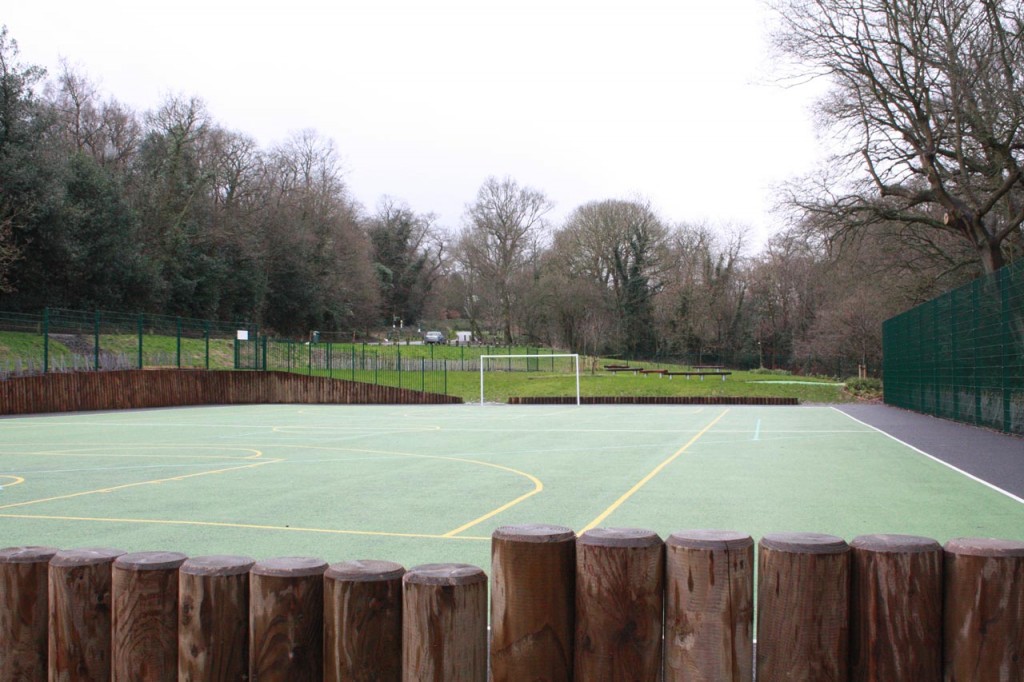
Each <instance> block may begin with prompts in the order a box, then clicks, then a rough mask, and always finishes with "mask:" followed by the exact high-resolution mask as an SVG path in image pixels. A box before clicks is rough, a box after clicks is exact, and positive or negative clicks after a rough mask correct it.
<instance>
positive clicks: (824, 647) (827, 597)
mask: <svg viewBox="0 0 1024 682" xmlns="http://www.w3.org/2000/svg"><path fill="white" fill-rule="evenodd" d="M758 561H759V568H758V580H757V595H758V599H757V679H758V680H834V681H837V682H843V681H845V680H847V679H848V672H849V661H848V653H849V641H848V638H849V610H850V546H849V545H847V544H846V542H845V541H844V540H843V539H842V538H838V537H835V536H834V535H823V534H819V533H773V534H769V535H765V536H764V537H763V538H761V543H760V548H759V552H758Z"/></svg>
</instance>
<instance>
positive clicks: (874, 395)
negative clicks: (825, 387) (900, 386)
mask: <svg viewBox="0 0 1024 682" xmlns="http://www.w3.org/2000/svg"><path fill="white" fill-rule="evenodd" d="M844 383H845V384H846V392H847V393H849V394H851V395H853V396H855V397H857V398H863V399H865V400H880V399H881V398H882V380H881V379H874V378H870V377H869V378H867V379H858V378H857V377H850V378H849V379H847V380H846V381H845V382H844Z"/></svg>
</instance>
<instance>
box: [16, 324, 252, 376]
mask: <svg viewBox="0 0 1024 682" xmlns="http://www.w3.org/2000/svg"><path fill="white" fill-rule="evenodd" d="M0 333H2V334H3V336H2V338H0V377H3V376H18V375H26V374H41V373H45V372H65V371H89V370H116V369H145V368H153V367H177V368H195V369H259V365H258V362H259V359H260V357H259V352H258V345H257V340H258V339H257V335H258V330H257V328H256V326H255V325H253V324H251V323H247V322H217V321H212V320H196V319H191V318H185V317H170V316H162V315H146V314H129V313H115V312H105V311H82V310H64V309H58V308H48V309H47V310H45V311H44V312H42V313H38V314H24V313H8V312H3V311H0ZM240 337H244V338H240Z"/></svg>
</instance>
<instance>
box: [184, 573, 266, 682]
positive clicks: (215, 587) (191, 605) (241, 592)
mask: <svg viewBox="0 0 1024 682" xmlns="http://www.w3.org/2000/svg"><path fill="white" fill-rule="evenodd" d="M254 563H255V562H254V561H253V560H252V559H250V558H249V557H244V556H219V555H214V556H201V557H192V558H191V559H189V560H188V561H186V562H185V563H183V564H182V565H181V568H180V569H178V680H180V682H200V681H203V682H214V681H215V680H219V681H222V682H228V681H230V680H234V681H236V682H243V681H244V680H248V679H249V569H251V568H252V566H253V564H254Z"/></svg>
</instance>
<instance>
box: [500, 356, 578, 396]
mask: <svg viewBox="0 0 1024 682" xmlns="http://www.w3.org/2000/svg"><path fill="white" fill-rule="evenodd" d="M492 358H494V359H496V360H498V359H500V360H516V359H534V358H539V359H550V358H572V364H573V370H574V371H575V373H576V404H577V405H580V404H581V401H580V354H579V353H550V354H538V353H534V354H529V355H481V356H480V404H481V405H483V404H484V368H485V367H486V365H487V360H490V359H492Z"/></svg>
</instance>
